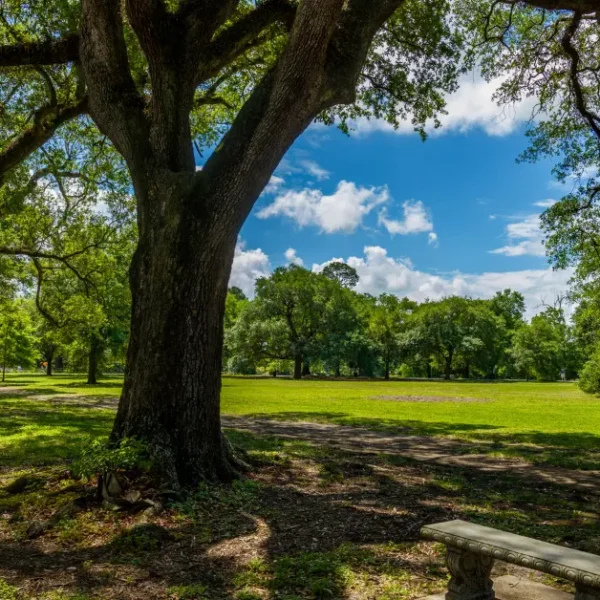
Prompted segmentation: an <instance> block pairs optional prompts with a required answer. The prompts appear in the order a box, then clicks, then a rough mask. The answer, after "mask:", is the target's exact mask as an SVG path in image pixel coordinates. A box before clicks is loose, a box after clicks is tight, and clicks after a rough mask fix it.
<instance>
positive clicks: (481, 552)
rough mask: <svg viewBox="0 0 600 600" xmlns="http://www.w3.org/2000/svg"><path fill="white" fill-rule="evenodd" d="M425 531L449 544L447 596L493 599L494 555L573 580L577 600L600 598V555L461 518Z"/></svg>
mask: <svg viewBox="0 0 600 600" xmlns="http://www.w3.org/2000/svg"><path fill="white" fill-rule="evenodd" d="M421 537H422V538H424V539H426V540H432V541H436V542H440V543H442V544H445V545H446V546H447V548H448V555H447V559H446V564H447V566H448V570H449V571H450V574H451V578H450V582H449V583H448V592H447V594H446V600H494V598H495V593H494V588H493V581H492V580H491V578H490V574H491V571H492V567H493V565H494V560H495V559H498V560H501V561H504V562H507V563H511V564H513V565H520V566H522V567H528V568H530V569H535V570H536V571H542V572H543V573H549V574H550V575H555V576H556V577H560V578H561V579H566V580H568V581H572V582H573V583H574V584H575V600H600V556H596V555H594V554H589V553H587V552H581V551H580V550H572V549H571V548H565V547H564V546H557V545H555V544H548V543H547V542H541V541H538V540H534V539H532V538H528V537H524V536H522V535H516V534H514V533H507V532H505V531H500V530H498V529H493V528H491V527H484V526H483V525H476V524H474V523H468V522H466V521H460V520H457V521H448V522H446V523H436V524H433V525H426V526H425V527H423V528H422V529H421ZM524 600H526V599H524Z"/></svg>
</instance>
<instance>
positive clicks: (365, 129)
mask: <svg viewBox="0 0 600 600" xmlns="http://www.w3.org/2000/svg"><path fill="white" fill-rule="evenodd" d="M501 83H502V79H494V80H492V81H489V82H488V81H485V79H483V78H482V77H481V76H480V75H463V76H462V77H461V79H460V87H459V89H458V90H457V91H456V92H454V93H453V94H450V95H449V96H448V97H447V99H446V110H447V111H448V114H447V115H441V116H440V121H441V123H442V127H441V128H440V129H435V128H434V127H433V123H430V124H428V127H427V129H428V131H429V132H430V133H431V134H436V135H443V134H444V133H448V132H450V131H458V132H460V133H465V132H467V131H469V130H471V129H474V128H481V129H483V130H484V131H485V132H486V133H487V134H488V135H493V136H503V135H508V134H510V133H512V132H513V131H514V130H515V129H516V128H517V127H519V126H520V125H521V124H522V123H524V122H526V121H528V120H529V119H530V118H531V115H532V111H533V108H534V106H535V103H536V101H535V98H525V99H523V100H522V101H521V102H519V103H518V104H516V105H514V106H498V103H497V102H496V100H494V98H493V96H494V93H495V91H496V90H497V89H498V87H499V86H500V85H501ZM356 128H357V131H358V132H359V133H365V134H367V133H372V132H374V131H384V132H388V133H397V134H400V135H406V134H410V133H412V132H413V126H412V124H411V122H410V119H407V120H406V121H403V122H402V123H401V124H400V126H399V127H398V129H394V128H393V127H392V126H391V125H390V124H389V123H387V122H385V121H383V120H381V119H371V120H367V119H365V118H361V119H359V120H358V121H357V122H356Z"/></svg>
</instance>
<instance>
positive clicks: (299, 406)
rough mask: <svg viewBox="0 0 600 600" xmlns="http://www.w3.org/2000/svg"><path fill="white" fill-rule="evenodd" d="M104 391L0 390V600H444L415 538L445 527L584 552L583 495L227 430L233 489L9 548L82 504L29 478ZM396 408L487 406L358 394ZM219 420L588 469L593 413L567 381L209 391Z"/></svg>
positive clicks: (105, 426) (108, 411) (75, 492)
mask: <svg viewBox="0 0 600 600" xmlns="http://www.w3.org/2000/svg"><path fill="white" fill-rule="evenodd" d="M120 386H121V379H120V378H117V377H114V378H106V379H105V380H104V382H103V383H101V384H100V385H98V386H86V385H85V384H83V383H82V379H81V377H75V376H56V377H52V378H48V377H45V376H42V375H40V376H32V375H26V374H22V375H18V376H17V375H11V376H10V377H9V380H8V382H7V383H6V384H5V385H2V386H0V546H3V545H4V547H5V548H6V550H5V552H4V554H3V555H2V558H3V560H4V561H6V563H7V564H6V565H2V566H0V600H4V599H5V598H6V599H7V600H25V599H30V598H31V599H33V598H35V600H87V599H89V600H92V598H93V599H98V598H117V597H120V594H121V592H122V589H123V585H124V584H126V585H127V586H128V587H127V589H128V593H131V597H132V598H135V599H136V600H137V599H140V600H141V598H148V597H156V598H165V599H167V598H168V599H170V600H208V598H210V599H211V600H213V598H214V599H215V600H267V599H271V598H277V599H281V600H323V599H332V600H343V599H347V598H357V599H358V598H361V599H363V598H364V599H367V598H381V599H382V600H414V599H415V598H420V597H423V596H426V595H427V594H429V593H432V592H433V591H441V590H443V589H444V587H445V585H446V577H447V573H446V571H445V569H444V567H443V550H442V548H441V546H440V545H437V544H433V545H432V544H428V543H424V542H421V541H419V540H418V531H419V527H420V526H421V525H422V524H423V523H427V522H437V521H442V520H447V519H453V518H462V519H466V520H469V521H473V522H478V523H481V524H484V525H489V526H492V527H497V528H499V529H503V530H506V531H512V532H514V533H519V534H522V535H528V536H531V537H535V538H538V539H542V540H546V541H549V542H553V543H559V544H566V545H569V546H571V547H574V548H579V549H582V550H586V551H589V552H594V553H600V515H599V514H598V508H597V506H598V505H597V497H596V496H594V495H593V494H591V493H590V494H588V493H585V492H582V491H581V490H579V489H576V488H574V487H573V488H572V489H571V488H569V487H567V486H564V485H559V484H554V483H552V482H549V481H543V482H541V481H536V480H534V479H533V480H530V479H529V478H528V475H527V473H519V472H518V471H517V470H515V471H514V472H513V471H510V472H505V473H503V474H502V476H499V475H498V473H495V472H488V471H486V470H485V469H481V468H480V466H479V465H478V463H477V461H475V463H474V464H470V465H464V464H460V465H456V464H454V465H445V464H435V463H429V462H422V461H418V460H415V459H413V458H411V457H410V456H404V455H398V454H394V453H393V452H391V451H390V453H387V450H385V449H384V450H383V452H371V453H365V452H363V451H362V450H361V449H359V450H358V451H352V450H349V449H344V450H342V449H339V448H335V447H331V446H329V445H328V444H320V443H318V440H317V441H315V440H314V439H313V440H312V441H311V440H309V439H305V438H302V437H301V436H300V437H298V438H285V437H276V436H273V435H266V434H263V433H261V434H257V433H252V432H249V431H242V430H230V431H228V435H229V437H230V439H231V441H232V442H233V443H234V444H235V445H236V446H239V447H242V448H244V449H245V450H246V451H248V453H249V454H250V456H251V457H252V459H253V462H254V464H255V469H254V471H253V472H252V473H251V474H250V475H249V478H248V479H244V480H241V481H236V482H235V483H233V484H232V485H228V486H225V485H222V486H219V485H210V484H203V485H200V486H198V487H197V489H196V490H195V491H194V492H193V493H189V494H188V495H186V496H182V497H181V498H180V499H179V501H178V502H177V503H174V504H172V505H170V506H168V507H166V509H165V510H164V511H162V512H160V513H159V514H158V515H157V516H149V517H148V519H150V521H149V523H148V524H147V525H143V524H140V522H139V521H138V519H140V518H141V517H140V515H131V514H128V513H127V512H123V513H113V512H112V511H109V510H106V509H104V508H102V507H101V506H96V505H93V506H92V505H90V506H87V507H86V508H84V509H82V510H81V511H79V512H75V513H73V514H72V515H71V516H70V517H68V518H67V517H65V518H63V519H60V520H57V521H56V522H55V523H54V524H53V525H52V526H51V527H50V528H49V529H48V530H47V531H46V533H45V534H44V535H43V537H42V538H40V541H39V542H38V541H36V540H33V541H31V542H27V543H26V544H24V543H23V540H24V539H25V538H26V536H27V531H28V526H29V524H30V523H32V522H34V521H40V520H46V519H49V518H50V517H51V516H52V515H54V514H56V513H57V512H58V511H60V510H62V509H63V508H64V507H66V506H69V505H70V504H72V503H73V502H74V501H75V500H76V499H77V498H80V497H81V494H82V491H84V490H85V487H84V484H82V483H80V482H73V480H71V479H66V478H64V477H65V470H66V469H64V468H63V467H59V468H55V467H44V468H41V469H40V468H31V466H32V465H36V466H37V465H45V464H56V463H59V464H64V461H65V460H68V459H72V458H74V457H75V456H76V455H77V454H78V452H79V450H80V448H81V446H82V443H83V442H84V440H85V439H86V438H87V437H88V436H92V437H97V436H101V435H105V434H107V433H108V432H109V431H110V427H111V423H112V419H113V417H114V408H98V405H104V406H105V405H108V404H110V402H111V399H113V400H112V402H113V404H114V399H116V398H117V397H118V394H119V392H120ZM7 387H8V388H9V389H8V390H7ZM405 395H416V396H447V397H449V398H456V397H463V396H464V397H469V398H480V399H485V400H488V401H487V402H470V403H460V402H451V401H449V402H435V403H432V402H430V403H423V402H396V401H390V400H381V399H376V398H374V397H377V396H405ZM223 412H224V413H226V414H230V415H236V414H237V415H249V416H260V417H262V418H267V417H268V418H270V419H284V420H304V421H319V422H326V423H335V424H341V425H346V426H366V427H369V428H372V429H376V430H383V431H386V432H399V433H410V434H424V435H432V436H455V437H458V438H462V439H469V440H471V443H470V444H469V445H465V446H463V448H464V451H466V452H487V453H490V454H502V455H514V456H520V457H524V458H526V459H528V460H531V461H533V462H540V463H551V464H556V465H562V466H575V467H579V468H591V467H596V468H597V467H599V466H600V453H599V452H598V451H597V448H600V443H599V442H600V419H599V418H598V417H599V416H600V414H599V413H600V400H597V399H595V398H592V397H588V396H586V395H584V394H583V393H581V392H580V391H579V390H578V389H577V388H576V387H575V386H574V385H572V384H535V383H530V384H526V383H516V384H508V383H506V384H505V383H498V384H483V383H458V382H449V383H441V382H440V383H433V382H390V383H385V382H363V381H361V382H358V381H357V382H344V381H337V382H322V381H300V382H294V381H290V380H271V379H243V378H225V379H224V380H223ZM461 451H462V450H461ZM6 467H8V468H6ZM32 472H35V474H36V476H37V477H38V479H39V481H36V480H32V483H31V485H29V486H26V488H25V489H24V490H23V491H22V492H20V493H15V494H12V493H10V494H9V493H8V492H7V491H6V490H4V487H5V486H6V484H7V483H9V482H10V481H13V480H14V479H15V478H17V477H18V476H19V475H20V474H28V475H29V476H31V475H32ZM40 482H41V483H40ZM93 483H94V482H92V483H90V484H89V485H88V488H89V489H87V493H88V494H90V493H91V494H93V488H94V485H93ZM65 514H66V513H65ZM152 519H154V520H153V521H152ZM149 526H150V527H149ZM140 527H141V528H140ZM136 528H137V529H136ZM163 529H164V530H167V531H168V535H163V534H162V532H163ZM13 548H14V550H13ZM28 549H29V550H28ZM28 552H29V553H28ZM58 557H60V558H58ZM22 561H24V562H22ZM24 564H25V565H27V568H26V569H24V568H23V565H24ZM30 565H34V566H36V568H37V570H36V571H35V573H36V577H35V578H32V577H31V573H33V572H34V571H31V569H30ZM69 569H70V570H69ZM38 572H39V573H43V578H42V579H41V578H40V577H39V576H38V575H37V573H38ZM148 573H152V577H149V575H148ZM65 574H66V575H65ZM552 581H554V580H552ZM554 583H556V582H554ZM63 587H64V589H63Z"/></svg>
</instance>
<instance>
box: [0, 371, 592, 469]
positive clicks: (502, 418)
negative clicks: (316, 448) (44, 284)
mask: <svg viewBox="0 0 600 600" xmlns="http://www.w3.org/2000/svg"><path fill="white" fill-rule="evenodd" d="M3 385H4V386H5V387H4V388H3V389H4V391H3V392H2V393H1V394H0V457H1V458H0V464H4V465H11V466H16V465H20V464H45V463H51V462H56V461H57V460H64V459H66V458H69V457H71V456H73V455H74V454H76V453H77V451H78V450H79V448H80V447H81V444H82V442H83V441H84V440H85V438H86V437H88V436H100V435H105V434H106V433H108V431H109V430H110V426H111V421H112V418H113V414H114V413H113V411H112V410H111V409H99V408H93V409H91V408H89V407H87V406H85V403H86V402H89V403H91V404H94V403H98V402H102V401H103V399H106V398H110V397H112V398H116V397H117V396H118V394H119V392H120V386H121V379H120V378H119V377H109V378H105V379H104V380H103V382H102V383H101V384H99V385H97V386H87V385H85V384H84V383H83V380H82V378H81V377H75V376H66V375H64V376H63V375H61V376H53V377H46V376H43V375H31V374H21V375H17V374H11V375H9V376H8V379H7V382H6V383H5V384H3ZM6 387H10V388H11V391H12V389H14V391H15V393H14V394H12V393H11V392H8V393H7V391H6ZM411 395H416V396H447V397H449V398H453V397H468V398H480V399H483V400H487V401H485V402H463V403H461V402H451V401H449V402H404V401H403V402H397V401H392V400H382V399H377V397H378V396H411ZM80 396H85V397H86V398H84V399H79V400H78V397H80ZM222 410H223V413H224V414H231V415H248V416H253V417H263V418H264V417H266V418H270V419H282V420H304V421H318V422H327V423H336V424H341V425H353V426H364V427H369V428H371V429H377V430H391V431H394V432H399V433H410V434H419V435H434V436H435V435H444V436H447V435H450V436H456V437H459V438H463V439H469V440H485V441H492V442H495V445H491V446H490V445H488V447H486V448H485V451H486V452H491V453H497V454H502V455H516V456H522V457H525V458H528V459H531V460H533V461H535V462H550V463H554V464H560V465H563V466H570V467H578V468H596V467H598V465H600V455H599V454H598V453H597V452H596V449H597V448H600V400H599V399H597V398H595V397H592V396H588V395H586V394H584V393H583V392H581V391H580V390H579V389H578V388H577V387H576V386H575V385H574V384H572V383H567V384H562V383H462V382H399V381H396V382H365V381H356V382H354V381H291V380H287V379H276V380H273V379H251V378H249V379H245V378H236V377H226V378H224V379H223V400H222ZM480 450H481V448H474V451H480Z"/></svg>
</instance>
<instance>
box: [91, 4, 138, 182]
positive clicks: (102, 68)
mask: <svg viewBox="0 0 600 600" xmlns="http://www.w3.org/2000/svg"><path fill="white" fill-rule="evenodd" d="M81 4H82V11H81V12H82V14H81V46H80V54H81V61H82V66H83V71H84V74H85V80H86V84H87V86H88V88H89V90H90V104H89V110H90V114H91V115H92V117H93V118H94V120H95V121H96V124H97V125H98V127H99V129H100V130H101V131H102V133H104V134H105V135H106V136H107V137H108V138H109V139H110V140H111V141H112V143H113V144H114V145H115V147H116V148H117V150H118V151H119V152H120V153H121V154H122V156H123V157H124V158H125V160H126V161H127V162H128V163H129V165H130V168H131V169H132V172H133V173H135V171H136V170H137V169H139V168H141V167H142V164H143V162H144V161H145V159H146V158H147V150H148V123H147V121H146V117H145V115H144V103H143V100H142V98H141V97H140V95H139V94H138V92H137V90H136V87H135V84H134V82H133V79H132V77H131V72H130V70H129V60H128V58H127V48H126V45H125V39H124V35H123V19H122V14H121V2H120V0H82V3H81ZM134 183H135V178H134Z"/></svg>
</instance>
